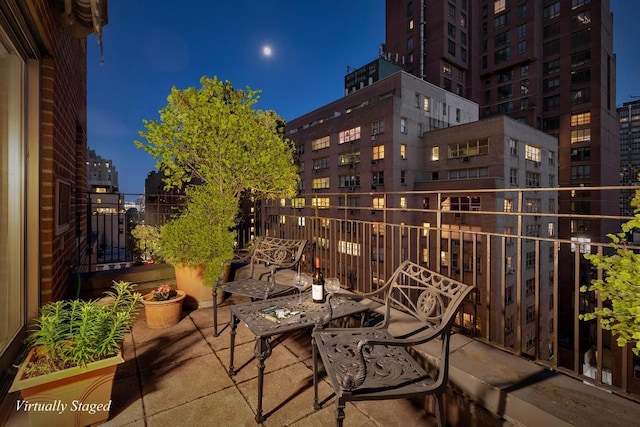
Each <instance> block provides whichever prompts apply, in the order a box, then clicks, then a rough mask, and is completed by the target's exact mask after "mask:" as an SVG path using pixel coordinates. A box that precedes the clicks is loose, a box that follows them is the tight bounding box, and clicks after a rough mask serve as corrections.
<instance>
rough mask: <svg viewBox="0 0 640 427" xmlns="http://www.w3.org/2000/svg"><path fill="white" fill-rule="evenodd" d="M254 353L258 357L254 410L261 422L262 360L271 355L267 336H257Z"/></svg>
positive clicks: (257, 420)
mask: <svg viewBox="0 0 640 427" xmlns="http://www.w3.org/2000/svg"><path fill="white" fill-rule="evenodd" d="M254 353H255V356H256V359H258V408H257V410H256V422H257V423H262V422H263V421H264V416H263V415H262V393H263V384H264V361H265V360H267V358H268V357H269V356H271V343H270V342H269V338H257V339H256V347H255V351H254Z"/></svg>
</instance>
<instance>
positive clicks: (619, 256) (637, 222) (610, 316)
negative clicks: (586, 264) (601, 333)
mask: <svg viewBox="0 0 640 427" xmlns="http://www.w3.org/2000/svg"><path fill="white" fill-rule="evenodd" d="M631 206H633V207H634V208H635V211H634V212H635V218H633V219H631V220H630V221H628V222H626V223H624V224H623V225H622V231H621V232H619V233H617V234H608V235H607V236H608V237H609V238H610V239H611V244H610V245H611V247H612V248H613V249H614V250H615V252H614V253H613V254H611V255H599V254H585V258H586V259H588V260H589V261H590V262H591V263H592V264H593V265H594V266H595V267H596V268H599V269H601V270H602V272H603V274H604V279H603V280H593V281H592V282H591V285H590V286H582V287H581V288H580V291H581V292H588V291H597V292H598V293H599V296H600V298H602V301H603V303H605V305H604V306H603V307H602V308H600V309H595V310H594V312H593V313H586V314H584V315H580V318H581V319H583V320H591V319H595V318H599V319H600V324H601V325H602V328H603V329H606V330H610V331H611V332H612V333H613V335H614V336H616V337H617V342H618V346H620V347H624V346H625V345H626V344H627V343H628V342H629V341H635V347H634V348H633V353H634V354H636V355H640V253H638V250H637V249H635V250H634V249H633V248H631V247H630V245H629V242H628V236H629V235H631V234H632V233H633V231H634V230H640V192H639V191H636V196H635V197H634V199H633V200H632V202H631Z"/></svg>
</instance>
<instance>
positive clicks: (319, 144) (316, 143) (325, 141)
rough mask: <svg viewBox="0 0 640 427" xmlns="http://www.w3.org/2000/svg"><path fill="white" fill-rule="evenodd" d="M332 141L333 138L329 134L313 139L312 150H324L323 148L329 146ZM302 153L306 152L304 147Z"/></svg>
mask: <svg viewBox="0 0 640 427" xmlns="http://www.w3.org/2000/svg"><path fill="white" fill-rule="evenodd" d="M330 143H331V138H330V137H329V136H323V137H321V138H317V139H314V140H312V141H311V150H313V151H317V150H322V149H323V148H329V145H330ZM302 153H304V147H303V148H302Z"/></svg>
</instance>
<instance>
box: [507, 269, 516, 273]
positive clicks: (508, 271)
mask: <svg viewBox="0 0 640 427" xmlns="http://www.w3.org/2000/svg"><path fill="white" fill-rule="evenodd" d="M515 272H516V269H515V267H510V268H507V274H515Z"/></svg>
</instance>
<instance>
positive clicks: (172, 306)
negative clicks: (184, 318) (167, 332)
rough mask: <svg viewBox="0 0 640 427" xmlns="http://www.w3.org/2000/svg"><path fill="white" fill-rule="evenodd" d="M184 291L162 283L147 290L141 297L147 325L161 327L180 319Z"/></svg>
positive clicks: (152, 327) (166, 326)
mask: <svg viewBox="0 0 640 427" xmlns="http://www.w3.org/2000/svg"><path fill="white" fill-rule="evenodd" d="M185 295H186V294H185V292H184V291H180V290H178V291H176V290H173V289H171V286H169V285H167V284H164V285H160V286H158V287H157V288H156V289H154V290H153V291H151V292H149V293H148V294H147V295H145V296H144V297H143V299H142V303H143V304H144V314H145V318H146V321H147V326H148V327H149V328H151V329H163V328H168V327H169V326H173V325H175V324H176V323H178V322H179V321H180V315H181V314H182V301H183V300H184V297H185Z"/></svg>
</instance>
